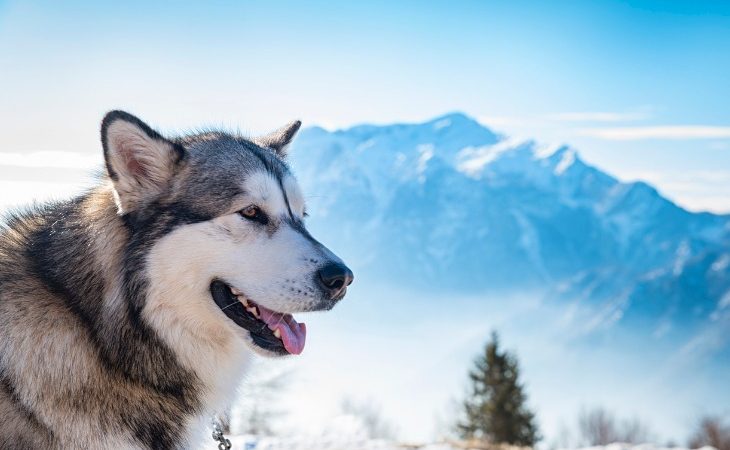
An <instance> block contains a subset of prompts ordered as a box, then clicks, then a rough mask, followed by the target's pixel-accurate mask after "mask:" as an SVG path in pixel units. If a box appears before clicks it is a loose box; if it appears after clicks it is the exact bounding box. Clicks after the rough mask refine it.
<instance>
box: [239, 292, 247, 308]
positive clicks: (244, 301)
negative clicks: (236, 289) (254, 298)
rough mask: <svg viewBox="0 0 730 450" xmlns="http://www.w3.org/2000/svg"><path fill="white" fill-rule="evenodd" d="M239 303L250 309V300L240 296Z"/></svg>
mask: <svg viewBox="0 0 730 450" xmlns="http://www.w3.org/2000/svg"><path fill="white" fill-rule="evenodd" d="M238 301H239V302H241V303H243V306H245V307H248V299H247V298H246V297H244V296H243V295H239V296H238Z"/></svg>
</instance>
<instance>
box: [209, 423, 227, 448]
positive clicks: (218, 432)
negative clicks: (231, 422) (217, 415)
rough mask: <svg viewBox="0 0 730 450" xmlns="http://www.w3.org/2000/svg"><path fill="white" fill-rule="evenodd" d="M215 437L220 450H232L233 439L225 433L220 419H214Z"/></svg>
mask: <svg viewBox="0 0 730 450" xmlns="http://www.w3.org/2000/svg"><path fill="white" fill-rule="evenodd" d="M213 439H215V440H216V441H217V442H218V450H231V441H229V440H228V439H226V437H225V436H224V435H223V429H222V428H221V424H220V422H219V421H218V419H213Z"/></svg>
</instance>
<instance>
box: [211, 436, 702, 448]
mask: <svg viewBox="0 0 730 450" xmlns="http://www.w3.org/2000/svg"><path fill="white" fill-rule="evenodd" d="M230 440H231V444H232V445H233V447H232V450H404V449H410V450H416V449H418V450H466V449H474V450H482V447H470V446H466V445H463V444H459V443H444V442H441V443H431V444H416V443H397V442H389V441H385V440H380V439H376V440H372V439H366V438H362V437H357V436H353V437H347V436H341V435H340V436H334V435H332V436H327V435H323V436H289V437H259V436H251V435H244V436H231V437H230ZM210 448H214V445H213V444H212V443H211V445H210ZM504 448H508V447H498V446H495V447H494V449H493V450H499V449H502V450H503V449H504ZM509 448H517V447H509ZM561 450H569V449H561ZM570 450H573V449H570ZM574 450H689V449H687V448H682V447H664V446H660V445H656V444H640V445H634V444H621V443H616V444H610V445H606V446H595V447H584V448H579V449H574ZM698 450H715V449H714V448H713V447H702V448H700V449H698Z"/></svg>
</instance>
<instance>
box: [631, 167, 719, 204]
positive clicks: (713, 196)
mask: <svg viewBox="0 0 730 450" xmlns="http://www.w3.org/2000/svg"><path fill="white" fill-rule="evenodd" d="M621 178H622V179H624V180H626V181H634V180H642V181H647V182H649V183H651V184H653V185H654V186H656V187H658V188H659V190H660V191H662V193H664V194H666V195H667V196H669V198H671V199H672V200H674V201H676V202H677V203H679V204H680V205H682V207H684V208H687V209H689V210H692V211H712V212H715V213H720V214H728V213H729V212H730V170H689V171H688V170H672V171H634V172H632V171H625V172H623V173H622V174H621Z"/></svg>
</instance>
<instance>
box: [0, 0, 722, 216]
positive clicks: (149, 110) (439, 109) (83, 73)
mask: <svg viewBox="0 0 730 450" xmlns="http://www.w3.org/2000/svg"><path fill="white" fill-rule="evenodd" d="M728 55H730V3H727V2H706V1H686V2H660V1H656V2H652V1H644V2H619V1H591V2H582V1H574V2H526V1H490V2H487V1H482V2H459V1H453V0H451V1H435V2H428V3H426V2H384V1H383V2H381V1H373V2H363V3H355V2H343V3H328V2H318V1H314V2H205V3H198V4H194V3H190V4H185V3H183V2H175V3H172V2H166V3H164V4H162V3H161V4H155V5H150V4H147V2H114V3H111V4H107V3H104V4H102V2H78V1H75V2H74V1H71V2H62V3H58V2H46V3H44V2H15V1H6V2H1V1H0V67H2V70H0V83H1V84H2V86H3V100H2V101H1V102H0V152H20V153H23V152H35V151H48V150H64V151H80V152H87V151H97V150H98V137H97V123H98V121H99V119H100V117H101V115H102V114H103V112H104V111H106V110H108V109H111V108H115V107H123V108H127V109H129V110H131V111H132V112H134V113H136V114H138V115H140V116H142V117H143V118H145V119H147V120H148V121H150V122H151V123H153V124H156V125H158V126H160V127H162V128H163V129H168V130H174V129H180V128H188V127H194V126H199V125H201V124H212V125H215V124H222V125H226V126H230V127H239V128H241V129H243V130H245V131H250V132H257V131H260V130H265V129H268V128H272V127H275V126H278V125H279V124H281V123H282V122H285V121H287V120H289V119H290V118H293V117H298V118H301V119H302V120H304V121H305V123H306V124H321V125H325V126H330V127H336V126H346V125H350V124H354V123H360V122H376V123H387V122H392V121H416V120H423V119H427V118H430V117H433V116H436V115H439V114H443V113H445V112H449V111H454V110H461V111H464V112H466V113H468V114H470V115H473V116H475V117H477V118H479V119H480V120H482V121H483V122H484V123H486V124H488V125H490V126H492V127H493V128H495V129H497V130H499V131H502V132H505V133H508V134H513V135H517V136H521V137H530V138H536V139H538V140H540V141H544V142H567V143H570V144H572V145H574V146H576V147H577V148H578V149H579V150H580V152H581V153H582V154H583V156H584V158H585V159H587V160H588V161H590V162H593V163H595V164H597V165H599V166H601V167H603V168H605V169H607V170H609V171H611V172H613V173H614V174H617V175H618V176H620V177H621V178H625V179H637V178H642V179H646V180H648V181H650V182H652V183H655V184H656V185H657V186H658V187H659V188H660V190H661V191H662V192H664V193H666V194H667V195H669V196H670V197H671V198H673V199H675V200H677V201H679V202H680V203H681V204H682V205H684V206H687V207H690V208H692V209H706V208H709V209H713V210H716V211H725V212H730V106H729V105H728V99H730V82H728V80H730V57H729V56H728Z"/></svg>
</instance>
